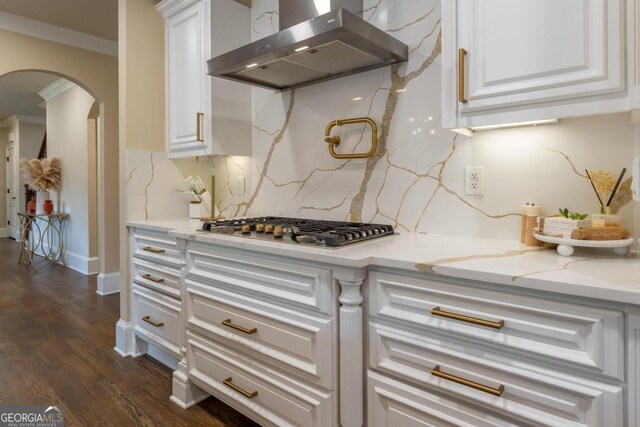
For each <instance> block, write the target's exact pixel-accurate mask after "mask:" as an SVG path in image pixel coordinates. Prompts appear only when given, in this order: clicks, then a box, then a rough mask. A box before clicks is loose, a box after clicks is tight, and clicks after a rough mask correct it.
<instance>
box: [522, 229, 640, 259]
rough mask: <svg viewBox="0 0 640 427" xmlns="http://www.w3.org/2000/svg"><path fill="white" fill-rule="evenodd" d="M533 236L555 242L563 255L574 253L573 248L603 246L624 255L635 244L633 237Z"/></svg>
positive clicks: (535, 234)
mask: <svg viewBox="0 0 640 427" xmlns="http://www.w3.org/2000/svg"><path fill="white" fill-rule="evenodd" d="M533 237H535V238H536V239H538V240H540V241H541V242H545V243H553V244H556V245H558V253H559V254H560V255H562V256H571V255H573V250H574V249H573V248H574V247H580V248H603V249H613V252H614V253H615V254H616V255H620V256H624V255H627V254H628V253H629V246H631V245H632V244H633V239H621V240H576V239H565V238H564V237H552V236H545V235H543V234H537V233H534V234H533Z"/></svg>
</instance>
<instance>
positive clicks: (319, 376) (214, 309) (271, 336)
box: [186, 281, 333, 388]
mask: <svg viewBox="0 0 640 427" xmlns="http://www.w3.org/2000/svg"><path fill="white" fill-rule="evenodd" d="M186 309H187V313H188V317H187V322H188V325H187V326H188V328H189V329H191V330H194V331H197V332H198V333H200V334H202V335H204V336H208V337H211V338H212V339H214V340H217V341H219V342H223V343H225V344H226V345H228V346H236V347H237V348H240V349H241V350H242V351H244V352H247V353H248V354H251V355H252V356H253V357H256V358H258V359H261V360H265V361H267V362H270V363H273V364H275V365H276V366H278V367H280V368H282V369H284V370H287V371H291V372H292V373H293V374H297V375H300V376H301V377H303V378H305V379H308V380H310V381H312V382H315V383H317V384H319V385H322V386H324V387H327V388H331V387H332V386H333V351H332V349H333V321H332V320H331V318H328V317H326V316H314V315H309V314H303V313H300V312H298V311H296V310H291V309H288V308H285V307H279V306H277V305H275V304H270V303H266V302H264V301H260V300H257V299H254V298H250V297H246V296H242V295H238V294H237V293H234V292H229V291H227V290H224V289H219V288H214V287H211V286H204V285H200V284H198V283H195V282H191V281H187V300H186Z"/></svg>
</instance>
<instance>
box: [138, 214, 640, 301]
mask: <svg viewBox="0 0 640 427" xmlns="http://www.w3.org/2000/svg"><path fill="white" fill-rule="evenodd" d="M200 224H201V223H200V221H198V220H175V221H171V220H169V221H129V222H127V225H128V226H131V227H139V228H145V229H151V230H158V231H166V232H169V234H170V235H172V236H175V237H181V238H186V239H189V240H195V241H198V242H204V243H211V244H217V245H222V246H227V247H233V248H242V249H246V250H252V251H256V252H264V253H268V254H271V255H282V256H287V257H293V258H298V259H303V260H308V261H314V262H321V263H327V264H333V265H340V266H345V267H354V268H358V267H367V266H380V267H392V268H399V269H403V270H409V271H414V272H416V271H418V272H424V273H425V274H435V275H442V276H448V277H454V278H463V279H470V280H475V281H483V282H489V283H497V284H501V285H506V286H510V287H516V288H523V289H532V290H542V291H549V292H556V293H560V294H567V295H575V296H581V297H586V298H594V299H599V300H605V301H614V302H620V303H629V304H638V305H640V258H638V257H636V255H635V254H634V253H631V254H630V255H628V256H626V257H620V256H617V255H615V254H613V252H609V251H602V250H600V251H598V250H588V249H578V248H577V249H576V252H575V254H574V255H573V256H572V257H562V256H559V255H558V254H557V252H556V251H554V250H548V249H538V248H530V247H526V246H523V245H521V244H520V243H519V242H514V241H505V240H491V239H478V238H465V237H451V236H443V235H435V234H421V233H400V234H396V235H394V236H389V237H384V238H379V239H374V240H371V241H368V242H363V243H358V244H354V245H350V246H345V247H341V248H336V249H327V248H323V247H314V246H310V245H298V244H295V243H280V242H279V243H274V242H272V241H262V240H257V239H248V238H245V237H239V236H230V235H225V234H217V233H215V234H214V233H205V232H197V231H196V230H198V229H199V228H200Z"/></svg>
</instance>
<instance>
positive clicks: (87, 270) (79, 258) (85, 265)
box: [36, 245, 100, 276]
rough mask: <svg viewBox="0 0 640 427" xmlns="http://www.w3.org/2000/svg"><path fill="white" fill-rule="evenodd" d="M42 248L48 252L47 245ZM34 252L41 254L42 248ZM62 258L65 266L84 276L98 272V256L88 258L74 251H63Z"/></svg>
mask: <svg viewBox="0 0 640 427" xmlns="http://www.w3.org/2000/svg"><path fill="white" fill-rule="evenodd" d="M44 250H46V251H47V252H48V251H49V247H48V246H47V245H44ZM36 254H38V255H40V256H42V254H43V250H42V249H38V250H36ZM64 259H65V260H66V261H67V267H69V268H70V269H72V270H75V271H77V272H78V273H82V274H84V275H85V276H90V275H92V274H98V273H99V272H100V260H99V259H98V257H91V258H88V257H86V256H83V255H80V254H77V253H75V252H71V251H65V253H64ZM58 264H62V263H58Z"/></svg>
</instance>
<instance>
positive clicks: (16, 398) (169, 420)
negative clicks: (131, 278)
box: [0, 238, 257, 427]
mask: <svg viewBox="0 0 640 427" xmlns="http://www.w3.org/2000/svg"><path fill="white" fill-rule="evenodd" d="M17 260H18V244H17V243H16V242H14V241H13V240H10V239H6V238H2V239H0V405H13V404H15V405H54V404H61V405H64V411H65V425H67V426H119V427H124V426H242V427H249V426H257V424H255V423H254V422H252V421H250V420H249V419H247V418H246V417H244V416H243V415H241V414H239V413H238V412H236V411H234V410H233V409H231V408H229V407H228V406H226V405H225V404H223V403H222V402H220V401H219V400H217V399H214V398H208V399H207V400H205V401H203V402H201V403H200V404H199V405H197V406H195V407H193V408H191V409H188V410H186V411H185V410H182V409H180V408H179V407H178V406H176V405H175V404H173V403H171V402H170V401H169V396H170V395H171V371H170V369H169V368H167V367H165V366H164V365H162V364H160V363H159V362H156V361H155V360H153V359H151V358H150V357H147V356H143V357H139V358H137V359H133V358H131V357H127V358H122V357H120V356H119V355H118V354H117V353H116V352H115V351H114V350H113V346H114V343H115V338H114V335H115V324H116V322H117V320H118V318H119V307H118V305H119V296H118V295H117V294H116V295H109V296H105V297H101V296H99V295H97V294H96V293H95V292H96V280H95V277H86V276H83V275H82V274H80V273H77V272H75V271H73V270H71V269H68V268H65V267H61V266H57V265H49V266H45V267H44V268H42V269H41V270H39V271H35V270H34V269H32V268H30V267H27V266H25V265H22V264H18V263H17ZM36 264H37V266H38V267H39V266H42V265H45V264H43V263H42V261H41V260H40V259H39V258H36Z"/></svg>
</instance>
